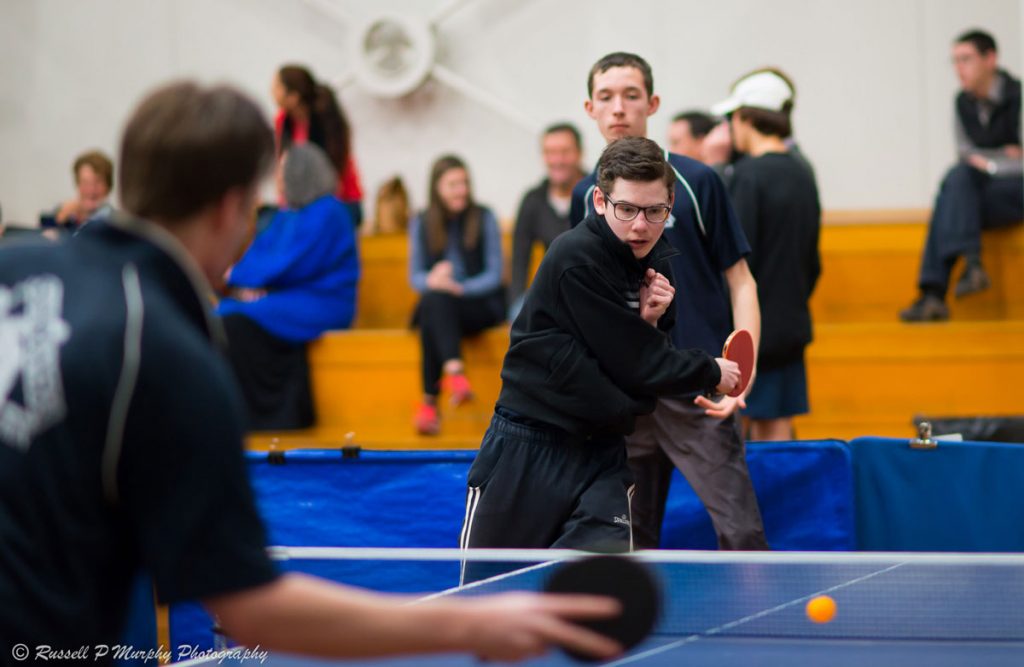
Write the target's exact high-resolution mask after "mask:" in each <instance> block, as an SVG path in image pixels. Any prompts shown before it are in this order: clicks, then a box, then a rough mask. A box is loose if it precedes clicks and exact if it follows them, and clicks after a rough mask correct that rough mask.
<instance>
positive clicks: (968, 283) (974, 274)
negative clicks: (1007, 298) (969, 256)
mask: <svg viewBox="0 0 1024 667" xmlns="http://www.w3.org/2000/svg"><path fill="white" fill-rule="evenodd" d="M991 284H992V282H991V281H990V280H989V279H988V274H987V273H985V268H984V267H983V266H982V265H981V264H968V265H967V266H966V267H965V268H964V272H963V273H962V274H961V275H960V280H958V281H956V291H955V294H956V298H958V299H960V298H962V297H965V296H968V295H970V294H975V293H976V292H981V291H982V290H987V289H988V288H989V285H991Z"/></svg>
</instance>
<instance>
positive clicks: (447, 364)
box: [409, 155, 505, 435]
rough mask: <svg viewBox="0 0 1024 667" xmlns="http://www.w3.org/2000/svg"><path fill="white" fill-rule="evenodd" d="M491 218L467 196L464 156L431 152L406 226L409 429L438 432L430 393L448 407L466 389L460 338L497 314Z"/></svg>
mask: <svg viewBox="0 0 1024 667" xmlns="http://www.w3.org/2000/svg"><path fill="white" fill-rule="evenodd" d="M501 265H502V249H501V234H500V232H499V231H498V221H497V219H496V218H495V217H494V213H492V212H491V211H490V209H488V208H485V207H483V206H480V205H478V204H477V203H476V202H474V201H473V194H472V191H471V188H470V182H469V172H468V171H467V169H466V165H465V163H464V162H463V161H462V160H461V159H459V158H457V157H455V156H453V155H446V156H444V157H441V158H439V159H438V160H437V161H436V162H435V163H434V165H433V167H432V168H431V170H430V197H429V203H428V205H427V209H426V210H425V211H423V212H422V213H420V214H419V215H418V216H416V218H414V219H413V221H412V224H411V225H410V226H409V275H410V281H411V282H412V286H413V288H414V289H415V290H416V291H417V292H419V293H420V302H419V304H418V305H417V306H416V312H415V314H414V315H413V324H414V325H418V326H419V327H420V343H421V348H422V354H423V359H422V372H423V403H422V405H420V407H419V410H418V411H417V413H416V419H415V425H416V430H417V431H418V432H419V433H421V434H423V435H435V434H437V433H438V432H439V431H440V416H439V414H438V410H437V397H438V394H439V393H440V391H441V389H444V390H445V391H446V392H448V393H449V395H450V399H451V403H452V405H453V406H456V405H459V404H460V403H463V402H465V401H467V400H470V399H471V398H472V396H473V392H472V390H471V389H470V385H469V380H468V379H467V378H466V374H465V366H464V365H463V362H462V352H461V350H460V348H461V342H462V338H463V337H465V336H470V335H473V334H475V333H478V332H480V331H483V330H484V329H486V328H488V327H491V326H494V325H496V324H498V323H499V322H501V321H502V319H503V318H504V317H505V292H504V289H503V287H502V284H501V268H502V267H501Z"/></svg>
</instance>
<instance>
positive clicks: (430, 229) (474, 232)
mask: <svg viewBox="0 0 1024 667" xmlns="http://www.w3.org/2000/svg"><path fill="white" fill-rule="evenodd" d="M452 169H462V170H463V171H465V172H466V174H467V175H468V174H469V169H467V168H466V163H465V162H463V161H462V158H460V157H458V156H455V155H442V156H441V157H439V158H437V160H435V161H434V164H433V166H431V167H430V197H429V200H428V204H427V211H426V214H425V215H424V216H423V224H424V225H425V226H426V230H427V248H428V249H429V250H430V254H432V255H438V254H441V253H443V252H444V249H445V248H446V247H447V246H448V220H449V219H450V218H451V217H452V216H453V215H455V212H454V211H449V210H447V209H446V208H445V207H444V203H443V202H442V201H441V195H439V194H438V192H437V183H438V181H440V180H441V177H442V176H444V174H445V173H446V172H448V171H450V170H452ZM459 215H460V216H461V218H462V247H463V248H465V249H466V250H473V249H475V248H476V246H477V244H478V243H480V227H481V226H482V220H483V211H482V209H481V208H480V207H479V206H477V205H476V203H475V202H474V201H473V192H472V190H470V192H469V201H468V202H467V206H466V210H465V211H463V212H461V213H460V214H459Z"/></svg>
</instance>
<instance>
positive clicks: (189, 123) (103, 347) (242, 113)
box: [0, 83, 619, 664]
mask: <svg viewBox="0 0 1024 667" xmlns="http://www.w3.org/2000/svg"><path fill="white" fill-rule="evenodd" d="M273 152H274V146H273V136H272V134H271V131H270V128H269V126H268V125H267V123H266V121H265V120H264V119H263V118H262V116H261V114H260V112H259V110H258V109H257V107H256V106H255V105H254V104H253V103H252V102H250V101H249V100H247V99H246V98H244V97H243V96H242V95H240V94H239V93H237V92H235V91H233V90H232V89H229V88H226V87H214V88H201V87H199V86H196V85H194V84H190V83H180V84H174V85H171V86H168V87H166V88H163V89H161V90H158V91H157V92H155V93H154V94H152V95H151V96H149V97H148V98H146V99H145V100H144V101H143V102H142V103H141V105H140V106H139V107H138V108H137V109H136V111H135V112H134V114H133V116H132V117H131V119H130V120H129V122H128V124H127V127H126V129H125V132H124V136H123V139H122V146H121V156H120V164H121V179H120V183H119V190H120V195H121V199H122V201H123V204H124V209H125V210H126V211H130V212H131V214H132V216H133V217H124V218H120V219H115V220H113V221H111V222H110V223H109V224H104V223H97V224H96V225H95V226H92V225H90V227H89V228H87V229H85V230H84V231H83V232H82V233H81V234H80V235H78V236H77V237H75V238H73V239H70V240H69V241H68V242H66V243H63V244H57V245H48V246H46V247H20V248H19V247H10V248H5V249H4V250H3V251H0V351H2V353H0V664H7V663H8V662H9V661H11V660H12V659H16V658H18V657H20V656H21V655H23V650H22V649H20V648H19V650H15V648H14V647H15V646H16V645H19V644H23V645H25V646H26V647H28V650H29V653H28V658H29V659H30V660H31V659H33V658H34V657H35V656H36V653H35V650H36V649H35V648H34V647H38V646H40V645H49V646H51V647H52V649H53V650H54V651H74V650H78V649H81V648H82V647H85V651H86V655H89V653H88V651H89V647H95V646H96V645H97V644H113V643H114V642H116V641H117V639H118V638H119V637H120V634H121V631H122V626H123V624H124V622H125V616H126V613H127V606H128V595H129V588H130V585H131V582H132V581H133V579H134V577H135V576H136V574H137V573H138V572H139V571H140V570H145V571H147V572H148V573H150V574H151V575H152V577H153V579H154V583H155V587H156V593H157V597H158V599H159V601H160V602H163V603H175V602H180V601H183V600H194V599H198V600H202V601H203V602H204V603H205V605H206V607H207V608H208V609H209V610H210V611H211V612H212V613H214V614H215V615H216V616H218V617H219V619H220V621H221V624H222V626H223V627H224V630H225V632H226V633H227V634H228V635H229V636H231V637H233V638H234V639H236V640H237V641H239V642H241V643H243V644H248V645H255V644H259V645H260V646H261V647H262V648H265V649H268V650H283V651H288V652H296V653H309V654H316V655H322V656H361V655H384V654H405V653H421V652H441V651H464V652H473V653H475V654H477V655H479V656H481V657H482V658H485V659H521V658H524V657H527V656H532V655H535V654H537V653H541V652H543V651H544V650H545V649H546V648H547V647H548V646H550V645H552V644H565V645H567V646H570V647H573V648H575V649H577V650H582V651H585V652H588V653H592V654H594V655H597V656H602V657H610V656H611V655H613V654H614V653H616V652H617V651H618V650H619V648H618V646H617V645H616V644H615V643H614V642H612V641H610V640H607V639H605V638H603V637H600V636H598V635H595V634H593V633H592V632H589V631H587V630H585V629H583V628H580V627H578V626H575V625H572V624H571V623H570V622H569V621H568V620H567V619H572V618H587V617H601V616H608V615H610V614H612V613H614V612H615V610H616V605H615V603H614V602H612V601H610V600H606V599H604V598H593V597H576V596H570V597H549V596H539V595H529V594H513V595H508V596H500V597H491V598H477V599H474V600H464V601H442V602H436V603H433V602H432V603H425V604H420V605H413V606H408V605H405V604H404V602H405V601H404V600H402V599H398V598H394V597H384V596H379V595H375V594H371V593H365V592H360V591H355V590H352V589H349V588H345V587H342V586H338V585H334V584H331V583H328V582H325V581H322V580H318V579H314V578H311V577H305V576H300V575H291V574H289V575H281V574H279V573H277V572H276V570H275V568H274V567H273V565H272V564H271V562H270V561H269V560H268V557H267V555H266V553H265V543H264V530H263V526H262V524H261V522H260V519H259V517H258V515H257V513H256V510H255V507H254V504H253V497H252V492H251V489H250V487H249V484H248V480H247V477H246V470H245V466H244V461H243V456H242V454H243V451H242V438H243V427H242V421H243V418H242V414H243V411H242V404H241V401H240V396H239V392H238V389H237V387H236V386H235V385H234V382H233V380H232V379H231V373H230V370H229V369H228V367H227V365H226V362H225V360H224V359H223V358H222V357H221V356H220V355H219V354H218V352H217V350H216V349H215V346H216V344H217V343H218V342H219V339H220V337H221V333H220V329H219V326H218V324H217V322H216V321H215V320H213V319H212V318H211V317H210V311H209V303H210V302H209V298H208V295H209V292H210V283H211V282H214V281H216V280H217V279H218V278H219V277H221V276H223V275H224V271H225V270H226V269H227V267H228V265H229V264H230V263H231V261H232V260H233V258H234V257H236V256H237V250H238V247H239V245H240V244H241V243H242V241H243V239H244V238H245V237H246V236H247V230H248V227H249V224H250V220H251V212H252V211H253V208H254V205H255V203H256V191H257V185H258V181H259V179H260V177H261V176H262V175H263V173H264V172H265V171H266V169H267V167H268V166H269V164H268V163H269V161H270V160H271V157H272V155H273ZM90 657H91V658H95V657H96V654H95V653H93V654H92V655H91V656H90ZM101 662H102V660H101ZM11 664H14V663H11Z"/></svg>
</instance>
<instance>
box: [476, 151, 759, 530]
mask: <svg viewBox="0 0 1024 667" xmlns="http://www.w3.org/2000/svg"><path fill="white" fill-rule="evenodd" d="M597 173H598V178H597V184H598V187H597V188H596V189H595V191H594V195H593V204H594V210H595V213H594V214H591V215H590V216H589V217H588V218H587V219H586V220H584V222H583V223H582V224H580V225H578V226H577V227H576V228H574V229H573V230H571V231H569V232H567V233H566V234H563V235H562V236H560V237H559V238H558V239H556V240H555V242H554V243H553V244H552V245H551V248H550V249H549V250H548V252H547V254H546V255H545V256H544V260H543V262H542V263H541V265H540V268H539V269H538V271H537V276H536V277H535V278H534V283H533V285H532V286H531V288H530V291H529V292H528V294H527V297H526V302H525V304H524V306H523V310H522V312H521V313H520V314H519V317H517V318H516V320H515V322H514V323H513V325H512V338H511V346H510V347H509V351H508V354H507V355H506V356H505V363H504V366H503V368H502V372H501V377H502V380H503V384H502V390H501V394H500V396H499V397H498V403H497V406H496V407H495V414H494V417H493V419H492V421H491V426H490V428H489V429H488V430H487V434H486V435H485V436H484V440H483V443H482V444H481V447H480V453H479V455H478V456H477V458H476V461H475V462H474V463H473V466H472V468H471V469H470V472H469V480H468V481H469V491H468V495H467V508H466V521H465V525H464V526H463V530H462V537H461V546H462V547H463V548H471V547H490V548H496V547H517V548H545V547H556V548H585V549H603V550H626V549H629V548H631V546H632V539H631V529H630V509H629V499H630V495H631V493H632V476H631V474H630V472H629V467H628V465H627V461H626V450H625V442H624V439H623V436H624V435H625V434H628V433H630V432H631V431H632V429H633V420H634V417H635V416H637V415H640V414H646V413H649V412H651V410H653V408H654V400H655V397H657V396H660V395H666V394H685V393H687V392H695V391H702V390H708V391H710V390H715V391H718V392H728V391H730V390H731V389H732V388H733V387H734V386H735V384H736V382H737V381H738V377H739V376H738V368H737V366H736V364H734V363H732V362H730V361H726V360H725V359H712V358H711V357H710V356H709V355H708V354H706V353H705V352H702V351H697V350H687V351H680V350H676V349H673V347H672V345H671V343H670V340H669V337H668V335H667V331H668V330H669V329H670V328H671V326H672V323H673V322H672V319H673V318H672V317H671V315H666V313H671V312H672V311H671V310H670V309H669V306H670V305H671V304H672V299H673V296H674V293H675V290H674V288H673V287H672V284H671V282H670V280H669V279H668V278H667V277H666V276H668V275H670V274H671V271H670V269H669V263H668V258H669V257H671V256H672V255H673V254H675V250H674V249H673V248H672V247H671V246H669V245H668V243H667V242H666V241H664V240H663V239H662V238H661V235H662V231H663V230H664V225H665V221H666V220H667V219H668V216H669V212H670V211H671V208H672V200H673V192H674V181H673V178H674V177H673V174H672V170H671V167H670V166H669V165H668V164H667V163H666V162H665V158H664V154H663V152H662V151H661V149H660V148H658V146H657V144H655V143H654V142H653V141H650V140H649V139H644V138H638V137H631V138H625V139H620V140H619V141H616V142H614V143H612V144H610V145H609V146H608V147H607V148H606V149H605V151H604V153H603V154H602V156H601V160H600V162H599V163H598V168H597Z"/></svg>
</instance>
